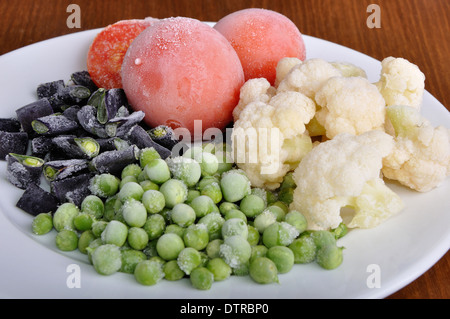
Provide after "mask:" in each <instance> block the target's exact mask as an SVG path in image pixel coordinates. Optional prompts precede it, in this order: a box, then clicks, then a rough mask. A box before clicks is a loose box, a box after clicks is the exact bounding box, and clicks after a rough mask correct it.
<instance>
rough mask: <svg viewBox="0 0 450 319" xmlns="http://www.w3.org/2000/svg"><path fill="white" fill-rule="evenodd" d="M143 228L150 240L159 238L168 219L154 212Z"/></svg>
mask: <svg viewBox="0 0 450 319" xmlns="http://www.w3.org/2000/svg"><path fill="white" fill-rule="evenodd" d="M142 228H143V229H144V230H145V231H146V232H147V234H148V239H149V240H153V239H157V238H158V237H160V236H161V235H162V234H163V233H164V230H165V229H166V221H165V219H164V217H163V216H162V215H160V214H152V215H150V216H148V218H147V221H146V222H145V224H144V226H143V227H142Z"/></svg>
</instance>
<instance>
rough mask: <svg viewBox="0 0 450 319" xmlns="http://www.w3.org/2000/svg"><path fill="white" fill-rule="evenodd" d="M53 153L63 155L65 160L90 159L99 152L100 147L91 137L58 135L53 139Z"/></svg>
mask: <svg viewBox="0 0 450 319" xmlns="http://www.w3.org/2000/svg"><path fill="white" fill-rule="evenodd" d="M53 145H54V147H55V151H57V152H58V153H62V154H64V155H65V157H66V158H67V159H71V158H81V159H91V158H93V157H95V156H97V155H98V153H99V152H100V145H98V143H97V141H96V140H95V139H93V138H91V137H77V136H75V135H60V136H56V137H54V138H53Z"/></svg>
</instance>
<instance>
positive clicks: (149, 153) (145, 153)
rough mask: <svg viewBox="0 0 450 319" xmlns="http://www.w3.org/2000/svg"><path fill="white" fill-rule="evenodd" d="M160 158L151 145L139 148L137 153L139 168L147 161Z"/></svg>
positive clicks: (143, 166)
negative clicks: (139, 150)
mask: <svg viewBox="0 0 450 319" xmlns="http://www.w3.org/2000/svg"><path fill="white" fill-rule="evenodd" d="M159 158H161V155H159V153H158V152H157V151H156V150H155V148H153V147H147V148H143V149H141V152H140V154H139V165H140V166H141V168H145V166H147V164H148V163H150V162H151V161H153V160H154V159H159Z"/></svg>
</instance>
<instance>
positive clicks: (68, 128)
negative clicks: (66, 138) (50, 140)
mask: <svg viewBox="0 0 450 319" xmlns="http://www.w3.org/2000/svg"><path fill="white" fill-rule="evenodd" d="M31 126H32V127H33V129H34V131H35V132H36V133H38V134H42V135H59V134H66V133H70V132H72V131H74V130H76V129H77V128H78V123H77V122H75V121H72V120H70V119H68V118H67V117H65V116H64V115H56V114H52V115H48V116H44V117H40V118H38V119H35V120H34V121H33V122H31Z"/></svg>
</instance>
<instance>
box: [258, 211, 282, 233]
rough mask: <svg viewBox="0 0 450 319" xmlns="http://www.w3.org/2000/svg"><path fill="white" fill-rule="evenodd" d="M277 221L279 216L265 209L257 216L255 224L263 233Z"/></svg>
mask: <svg viewBox="0 0 450 319" xmlns="http://www.w3.org/2000/svg"><path fill="white" fill-rule="evenodd" d="M276 221H277V217H276V216H275V214H274V213H272V212H271V211H270V210H265V211H263V212H262V213H261V214H259V215H258V216H256V217H255V220H254V221H253V226H254V227H255V228H256V229H257V230H258V231H259V232H260V233H261V234H262V233H264V230H265V229H266V228H267V227H268V226H270V225H272V224H273V223H275V222H276Z"/></svg>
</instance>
